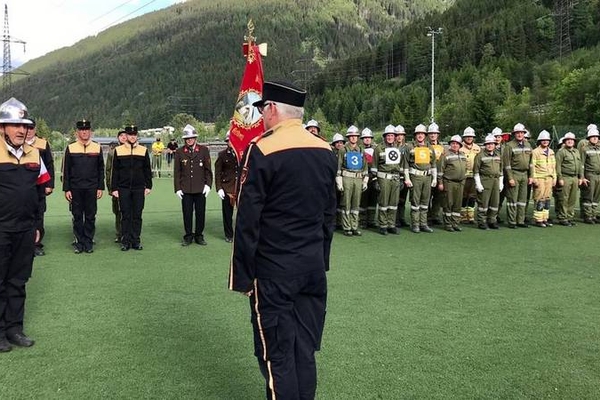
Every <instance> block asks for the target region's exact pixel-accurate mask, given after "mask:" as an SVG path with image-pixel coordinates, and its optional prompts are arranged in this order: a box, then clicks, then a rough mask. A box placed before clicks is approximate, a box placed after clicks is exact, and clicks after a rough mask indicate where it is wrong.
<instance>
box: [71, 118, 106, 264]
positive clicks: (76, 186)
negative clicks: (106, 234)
mask: <svg viewBox="0 0 600 400" xmlns="http://www.w3.org/2000/svg"><path fill="white" fill-rule="evenodd" d="M75 126H76V127H77V133H76V135H77V140H76V141H75V142H74V143H71V144H70V145H69V146H67V149H66V150H65V157H64V159H63V191H64V192H65V198H66V199H67V201H68V202H69V203H71V214H73V232H74V233H75V244H74V246H73V247H74V251H75V254H79V253H82V252H84V251H85V252H86V253H92V252H93V251H94V243H93V240H94V233H95V232H96V211H97V210H98V199H99V198H101V197H102V191H103V190H104V157H103V156H102V148H101V147H100V145H99V144H98V143H96V142H94V141H92V139H91V136H92V134H91V132H92V131H91V129H92V125H91V122H90V121H88V120H85V119H84V120H81V121H77V123H76V124H75Z"/></svg>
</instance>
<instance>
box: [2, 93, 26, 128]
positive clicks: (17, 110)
mask: <svg viewBox="0 0 600 400" xmlns="http://www.w3.org/2000/svg"><path fill="white" fill-rule="evenodd" d="M0 124H27V125H29V124H33V121H32V120H30V119H29V116H28V112H27V107H25V104H23V103H21V102H20V101H19V100H17V99H15V98H14V97H11V98H10V99H8V100H6V101H5V102H4V103H2V104H1V105H0Z"/></svg>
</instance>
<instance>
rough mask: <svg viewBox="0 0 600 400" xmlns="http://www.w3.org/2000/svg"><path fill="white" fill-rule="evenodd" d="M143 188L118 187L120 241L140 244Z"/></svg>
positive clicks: (128, 243)
mask: <svg viewBox="0 0 600 400" xmlns="http://www.w3.org/2000/svg"><path fill="white" fill-rule="evenodd" d="M145 199H146V198H145V196H144V189H140V190H130V189H119V207H120V209H121V233H122V235H123V236H121V243H122V244H124V245H129V246H137V245H139V244H140V235H141V233H142V211H143V210H144V201H145Z"/></svg>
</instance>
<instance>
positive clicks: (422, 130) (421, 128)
mask: <svg viewBox="0 0 600 400" xmlns="http://www.w3.org/2000/svg"><path fill="white" fill-rule="evenodd" d="M417 133H427V127H426V126H425V125H423V124H419V125H417V126H416V127H415V134H417Z"/></svg>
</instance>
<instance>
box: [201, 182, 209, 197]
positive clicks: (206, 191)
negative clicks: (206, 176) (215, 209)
mask: <svg viewBox="0 0 600 400" xmlns="http://www.w3.org/2000/svg"><path fill="white" fill-rule="evenodd" d="M209 193H210V186H208V185H204V190H203V191H202V194H203V195H204V197H208V194H209Z"/></svg>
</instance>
